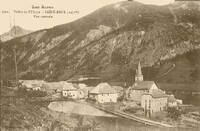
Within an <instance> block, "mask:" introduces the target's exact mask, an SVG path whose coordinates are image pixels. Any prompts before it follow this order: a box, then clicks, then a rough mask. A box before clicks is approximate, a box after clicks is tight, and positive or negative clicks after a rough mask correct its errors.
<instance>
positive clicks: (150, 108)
mask: <svg viewBox="0 0 200 131" xmlns="http://www.w3.org/2000/svg"><path fill="white" fill-rule="evenodd" d="M149 109H151V100H149Z"/></svg>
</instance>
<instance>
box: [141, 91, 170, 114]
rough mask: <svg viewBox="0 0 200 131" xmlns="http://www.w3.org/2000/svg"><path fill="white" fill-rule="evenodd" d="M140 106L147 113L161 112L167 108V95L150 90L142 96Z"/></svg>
mask: <svg viewBox="0 0 200 131" xmlns="http://www.w3.org/2000/svg"><path fill="white" fill-rule="evenodd" d="M141 106H142V107H143V109H144V111H145V112H147V113H154V112H158V111H163V110H165V109H166V108H167V95H166V94H165V92H163V91H162V90H160V89H152V90H150V91H149V92H147V93H144V94H143V95H142V99H141Z"/></svg>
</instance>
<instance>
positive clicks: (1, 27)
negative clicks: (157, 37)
mask: <svg viewBox="0 0 200 131" xmlns="http://www.w3.org/2000/svg"><path fill="white" fill-rule="evenodd" d="M122 1H125V0H0V23H1V24H0V34H3V33H5V32H8V31H9V30H10V23H11V26H13V25H14V23H15V25H18V26H20V27H22V28H24V29H27V30H32V31H36V30H39V29H45V28H51V27H54V26H56V25H60V24H65V23H69V22H72V21H74V20H76V19H78V18H81V17H83V16H85V15H87V14H90V13H92V12H93V11H95V10H97V9H99V8H101V7H103V6H105V5H109V4H114V3H117V2H122ZM135 1H138V2H141V3H144V4H153V5H165V4H169V3H172V2H174V0H135ZM42 5H44V6H50V7H53V10H65V12H66V14H56V15H52V16H53V17H52V18H35V17H34V15H36V16H40V17H41V16H49V14H39V15H37V14H30V12H29V13H16V12H14V10H15V11H20V12H21V11H29V10H34V11H40V13H41V12H43V11H44V10H45V9H41V6H42ZM32 6H34V7H36V6H39V7H40V9H33V7H32Z"/></svg>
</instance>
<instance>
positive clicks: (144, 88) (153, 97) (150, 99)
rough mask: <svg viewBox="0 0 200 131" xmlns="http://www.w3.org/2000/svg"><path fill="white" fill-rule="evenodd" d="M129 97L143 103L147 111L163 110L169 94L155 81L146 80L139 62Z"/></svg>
mask: <svg viewBox="0 0 200 131" xmlns="http://www.w3.org/2000/svg"><path fill="white" fill-rule="evenodd" d="M129 99H130V100H132V101H134V102H136V103H138V104H141V106H142V107H143V108H144V110H145V112H146V111H148V113H153V112H157V111H163V110H164V109H165V108H166V106H167V95H166V94H165V92H163V91H162V90H160V89H158V86H157V85H156V83H155V82H154V81H144V80H143V75H142V70H141V65H140V63H139V64H138V67H137V70H136V75H135V83H134V84H133V85H132V86H131V87H130V88H129Z"/></svg>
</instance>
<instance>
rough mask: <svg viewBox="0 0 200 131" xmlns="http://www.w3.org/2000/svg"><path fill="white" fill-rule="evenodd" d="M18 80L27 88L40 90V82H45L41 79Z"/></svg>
mask: <svg viewBox="0 0 200 131" xmlns="http://www.w3.org/2000/svg"><path fill="white" fill-rule="evenodd" d="M19 82H20V83H21V84H22V86H24V87H26V88H27V90H41V87H42V84H43V83H45V81H43V80H19Z"/></svg>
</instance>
